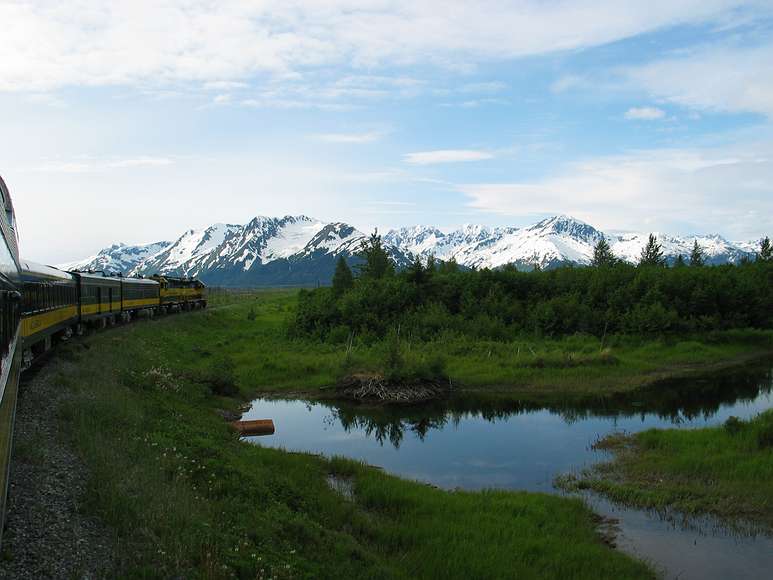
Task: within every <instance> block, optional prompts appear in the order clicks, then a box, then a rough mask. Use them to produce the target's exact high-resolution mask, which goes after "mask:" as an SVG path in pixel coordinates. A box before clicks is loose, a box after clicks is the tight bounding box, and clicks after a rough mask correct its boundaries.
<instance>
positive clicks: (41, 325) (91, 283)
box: [21, 262, 207, 368]
mask: <svg viewBox="0 0 773 580" xmlns="http://www.w3.org/2000/svg"><path fill="white" fill-rule="evenodd" d="M21 279H22V282H23V299H22V313H21V316H22V339H23V344H24V355H23V368H27V367H29V366H30V365H31V364H32V361H33V360H34V359H35V357H37V356H39V355H40V354H42V353H44V352H45V351H47V350H48V349H50V348H51V346H52V344H53V341H54V340H67V339H68V338H70V337H71V336H72V335H73V334H82V333H83V330H84V328H85V327H86V326H87V325H92V326H99V327H104V326H107V325H112V324H115V323H116V322H117V321H119V320H120V321H123V322H128V321H129V320H131V319H132V318H134V317H135V316H137V315H138V314H140V313H143V312H144V313H147V315H148V316H154V315H155V314H156V313H157V312H172V311H177V310H191V309H193V308H200V307H206V305H207V288H206V286H204V284H202V283H201V282H199V281H198V280H190V279H185V278H172V277H158V276H156V277H155V278H154V279H149V278H129V277H123V276H111V275H107V274H105V273H104V272H79V271H77V270H76V271H72V272H64V271H62V270H58V269H57V268H52V267H51V266H43V265H40V264H35V263H34V262H23V263H22V272H21Z"/></svg>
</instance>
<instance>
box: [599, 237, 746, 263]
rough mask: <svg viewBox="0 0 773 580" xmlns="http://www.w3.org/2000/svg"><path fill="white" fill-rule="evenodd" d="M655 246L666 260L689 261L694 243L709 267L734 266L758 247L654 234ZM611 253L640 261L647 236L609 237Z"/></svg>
mask: <svg viewBox="0 0 773 580" xmlns="http://www.w3.org/2000/svg"><path fill="white" fill-rule="evenodd" d="M653 235H654V236H655V237H656V238H657V239H658V243H659V244H660V245H661V246H662V247H663V254H664V256H665V257H666V258H667V259H669V260H675V259H676V258H677V257H679V256H682V257H683V258H684V259H685V260H687V259H689V256H690V252H692V249H693V244H694V243H695V242H696V241H697V242H698V245H699V246H700V247H701V249H702V250H703V252H704V254H705V256H706V262H707V263H709V264H724V263H728V262H729V263H735V262H738V261H740V260H741V259H743V258H744V257H746V258H753V257H754V252H755V250H756V248H757V247H758V245H757V244H756V243H753V242H747V243H744V244H740V243H735V242H729V241H727V240H726V239H725V238H723V237H722V236H720V235H718V234H709V235H701V236H684V237H680V236H670V235H668V234H663V233H659V232H653ZM608 239H609V242H610V247H611V248H612V253H613V254H615V256H617V257H618V258H621V259H623V260H625V261H627V262H631V263H634V264H635V263H636V262H638V261H639V257H640V256H641V253H642V250H643V249H644V246H645V245H646V244H647V240H648V239H649V233H646V234H645V233H621V234H618V235H611V236H609V237H608Z"/></svg>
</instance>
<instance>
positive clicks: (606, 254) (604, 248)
mask: <svg viewBox="0 0 773 580" xmlns="http://www.w3.org/2000/svg"><path fill="white" fill-rule="evenodd" d="M616 263H617V258H615V255H614V254H613V253H612V248H610V247H609V243H608V242H607V241H606V240H605V239H604V238H601V239H600V240H599V241H598V243H597V244H596V245H595V246H594V248H593V259H592V260H591V263H590V265H591V266H594V267H596V268H598V267H600V266H614V265H615V264H616Z"/></svg>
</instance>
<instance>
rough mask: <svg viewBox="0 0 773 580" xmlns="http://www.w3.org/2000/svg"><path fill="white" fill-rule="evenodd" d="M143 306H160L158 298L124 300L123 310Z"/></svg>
mask: <svg viewBox="0 0 773 580" xmlns="http://www.w3.org/2000/svg"><path fill="white" fill-rule="evenodd" d="M143 306H158V298H137V299H135V300H124V301H123V308H124V310H126V309H127V308H142V307H143Z"/></svg>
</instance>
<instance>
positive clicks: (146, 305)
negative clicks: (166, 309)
mask: <svg viewBox="0 0 773 580" xmlns="http://www.w3.org/2000/svg"><path fill="white" fill-rule="evenodd" d="M160 288H161V285H160V284H159V283H158V282H156V281H155V280H149V279H147V278H121V310H122V311H123V312H124V313H125V314H126V315H127V318H129V317H131V314H135V313H137V312H140V311H143V310H146V311H148V312H154V311H155V310H157V309H158V308H159V307H160V306H161V300H160V294H159V290H160Z"/></svg>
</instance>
